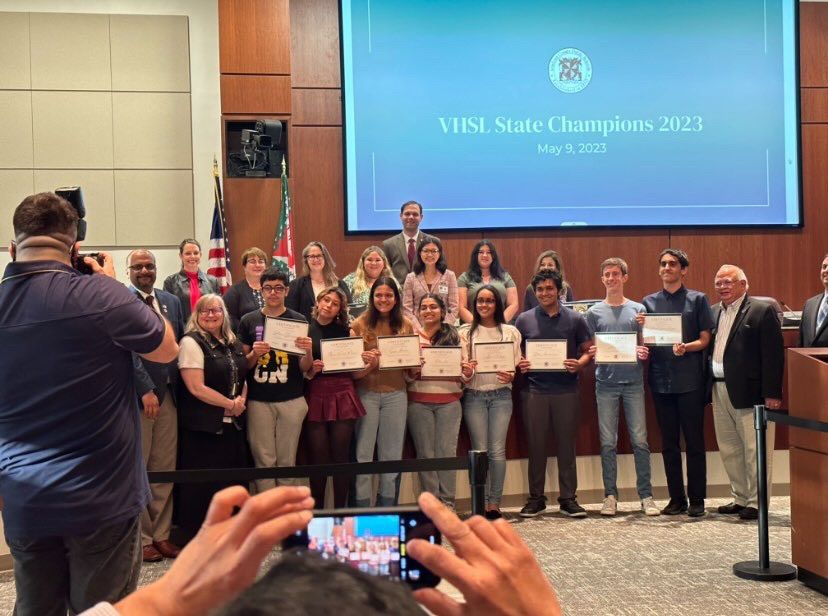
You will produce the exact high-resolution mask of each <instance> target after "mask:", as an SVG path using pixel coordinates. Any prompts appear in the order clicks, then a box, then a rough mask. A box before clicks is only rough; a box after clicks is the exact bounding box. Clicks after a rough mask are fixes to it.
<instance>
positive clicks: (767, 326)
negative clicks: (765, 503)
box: [711, 265, 784, 520]
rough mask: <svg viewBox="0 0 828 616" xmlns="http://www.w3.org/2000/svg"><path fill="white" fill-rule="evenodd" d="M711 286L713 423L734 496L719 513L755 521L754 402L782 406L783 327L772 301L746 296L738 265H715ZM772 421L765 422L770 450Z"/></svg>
mask: <svg viewBox="0 0 828 616" xmlns="http://www.w3.org/2000/svg"><path fill="white" fill-rule="evenodd" d="M715 288H716V293H717V294H718V296H719V299H720V300H721V303H719V304H716V305H715V306H714V307H713V322H714V323H715V329H714V330H713V344H712V347H713V353H712V358H711V360H712V361H711V374H712V378H713V424H714V426H715V428H716V441H717V442H718V444H719V453H720V454H721V456H722V462H723V463H724V467H725V471H726V472H727V476H728V478H729V479H730V491H731V493H732V495H733V502H732V503H730V504H728V505H723V506H721V507H719V513H726V514H738V515H739V517H740V518H742V519H743V520H755V519H756V518H757V517H758V506H759V499H758V496H757V482H756V475H757V469H756V432H755V428H754V425H753V406H754V405H755V404H764V405H765V406H766V407H767V408H769V409H772V410H776V409H778V408H779V407H780V406H781V405H782V370H783V365H784V343H783V340H782V329H781V327H780V323H779V316H778V315H777V314H776V311H775V309H774V308H773V307H772V306H771V305H770V304H767V303H765V302H762V301H759V300H757V299H753V298H751V297H748V295H747V289H748V281H747V276H745V273H744V271H742V269H741V268H739V267H736V266H735V265H723V266H722V267H721V268H719V271H718V272H717V273H716V280H715ZM774 425H775V424H774V423H773V422H770V423H769V424H768V442H769V443H770V446H769V447H768V450H769V451H771V452H773V447H772V444H773V439H774ZM771 457H772V456H768V458H769V461H768V475H770V459H771Z"/></svg>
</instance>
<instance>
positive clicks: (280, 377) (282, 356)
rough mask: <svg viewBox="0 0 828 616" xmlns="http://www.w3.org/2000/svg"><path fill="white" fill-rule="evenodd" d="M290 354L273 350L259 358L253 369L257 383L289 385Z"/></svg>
mask: <svg viewBox="0 0 828 616" xmlns="http://www.w3.org/2000/svg"><path fill="white" fill-rule="evenodd" d="M287 378H288V354H287V353H285V352H284V351H277V350H275V349H271V350H270V351H269V352H268V353H265V354H264V355H262V356H261V357H260V358H259V362H258V364H257V365H256V367H255V368H254V369H253V379H254V380H255V381H256V382H257V383H287Z"/></svg>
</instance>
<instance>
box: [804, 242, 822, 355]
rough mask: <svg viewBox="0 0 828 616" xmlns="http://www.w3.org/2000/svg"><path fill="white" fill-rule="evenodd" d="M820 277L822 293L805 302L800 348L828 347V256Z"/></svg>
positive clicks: (820, 271)
mask: <svg viewBox="0 0 828 616" xmlns="http://www.w3.org/2000/svg"><path fill="white" fill-rule="evenodd" d="M819 275H820V278H821V280H822V286H823V287H824V289H823V291H822V293H820V294H819V295H815V296H813V297H812V298H811V299H809V300H808V301H807V302H805V308H803V309H802V322H801V323H800V324H799V346H801V347H828V254H826V255H825V256H824V257H823V258H822V267H821V268H820V270H819Z"/></svg>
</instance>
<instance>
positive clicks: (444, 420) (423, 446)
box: [408, 400, 462, 505]
mask: <svg viewBox="0 0 828 616" xmlns="http://www.w3.org/2000/svg"><path fill="white" fill-rule="evenodd" d="M461 414H462V411H461V409H460V401H459V400H455V401H454V402H449V403H448V404H428V403H424V402H409V403H408V431H409V432H411V438H412V439H413V440H414V448H415V449H416V450H417V457H418V458H423V459H425V458H453V457H455V456H456V455H457V435H458V434H459V432H460V416H461ZM419 475H420V486H421V487H422V489H423V491H424V492H431V493H432V494H434V496H436V497H437V498H439V499H440V500H441V501H443V502H444V503H446V504H451V505H453V504H454V487H455V482H456V478H457V471H424V472H421V473H420V474H419Z"/></svg>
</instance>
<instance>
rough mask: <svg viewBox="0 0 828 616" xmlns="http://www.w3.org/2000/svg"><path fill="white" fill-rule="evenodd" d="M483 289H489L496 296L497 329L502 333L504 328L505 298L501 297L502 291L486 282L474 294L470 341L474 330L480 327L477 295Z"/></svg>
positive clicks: (495, 317)
mask: <svg viewBox="0 0 828 616" xmlns="http://www.w3.org/2000/svg"><path fill="white" fill-rule="evenodd" d="M481 291H489V292H490V293H491V294H492V295H493V296H494V303H495V311H494V315H493V316H494V320H495V323H497V329H498V330H499V331H500V332H501V333H502V332H503V328H502V327H501V326H502V325H503V324H504V323H505V322H506V316H505V315H504V314H503V299H502V298H501V297H500V293H498V292H497V289H495V288H494V287H493V286H492V285H490V284H484V285H483V286H482V287H479V288H478V289H477V292H476V293H475V294H474V301H473V302H472V306H474V308H473V310H472V315H473V318H472V324H471V327H470V328H469V341H471V339H472V336H473V335H474V330H476V329H477V328H478V327H480V313H479V312H477V297H478V296H479V295H480V292H481Z"/></svg>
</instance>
